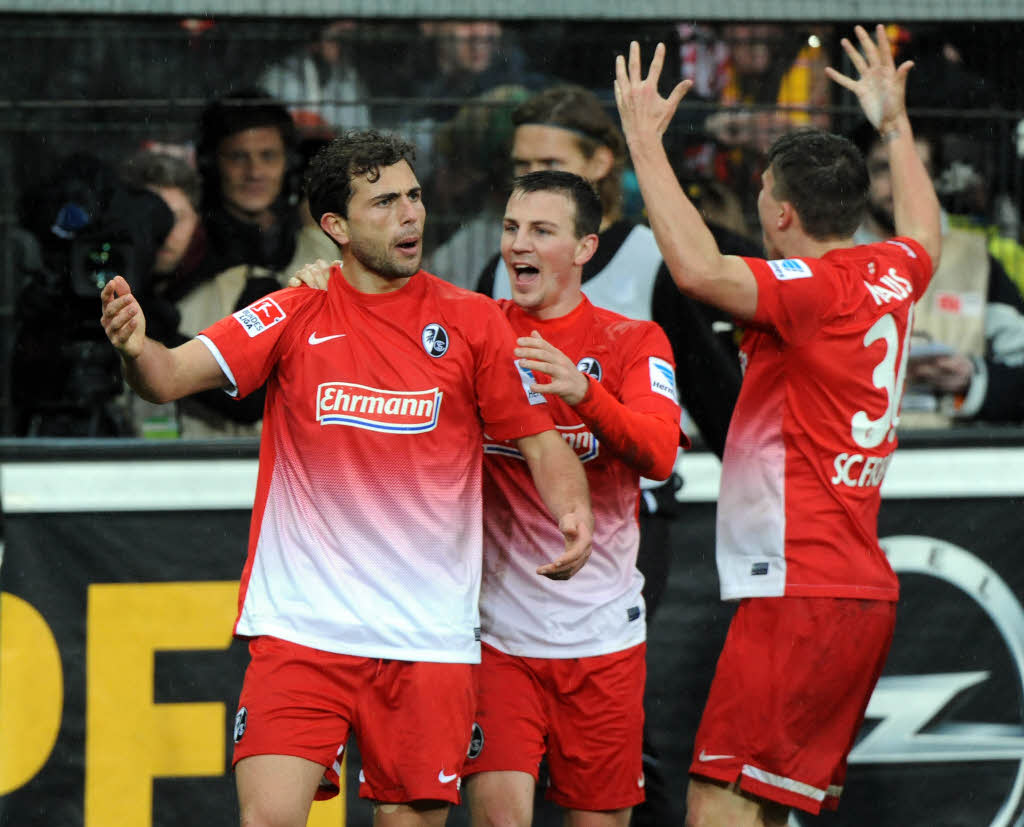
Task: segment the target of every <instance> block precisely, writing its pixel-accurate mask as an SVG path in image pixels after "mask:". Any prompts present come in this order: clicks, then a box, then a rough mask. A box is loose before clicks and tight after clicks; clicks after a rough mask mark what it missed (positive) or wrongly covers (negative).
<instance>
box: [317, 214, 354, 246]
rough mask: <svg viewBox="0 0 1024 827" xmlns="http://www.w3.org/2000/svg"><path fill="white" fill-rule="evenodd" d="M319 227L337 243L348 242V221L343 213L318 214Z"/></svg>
mask: <svg viewBox="0 0 1024 827" xmlns="http://www.w3.org/2000/svg"><path fill="white" fill-rule="evenodd" d="M320 229H322V230H323V231H324V232H325V233H327V235H329V236H330V237H331V238H333V239H334V241H335V243H337V244H348V242H349V237H348V221H347V220H346V219H345V217H344V216H343V215H338V214H337V213H335V212H325V213H324V214H323V215H322V216H320Z"/></svg>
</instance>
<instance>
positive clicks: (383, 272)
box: [349, 241, 423, 280]
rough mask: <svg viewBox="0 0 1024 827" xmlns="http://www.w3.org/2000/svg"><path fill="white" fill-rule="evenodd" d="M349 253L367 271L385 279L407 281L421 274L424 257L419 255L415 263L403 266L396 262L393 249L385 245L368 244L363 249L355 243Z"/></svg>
mask: <svg viewBox="0 0 1024 827" xmlns="http://www.w3.org/2000/svg"><path fill="white" fill-rule="evenodd" d="M349 253H350V254H351V255H352V256H353V257H354V258H355V259H356V260H357V261H358V262H359V263H360V264H362V265H363V267H364V268H365V269H367V270H372V271H373V272H374V273H376V274H377V275H378V276H380V277H381V278H384V279H389V280H391V279H406V278H409V276H413V275H415V274H416V273H417V272H419V269H420V264H421V263H422V260H423V256H422V255H419V256H417V257H416V259H415V260H414V261H410V262H409V263H408V264H402V263H400V262H398V261H396V260H395V257H394V254H392V253H391V248H389V247H385V246H384V245H378V244H368V245H366V246H365V247H363V246H362V245H361V244H359V243H357V242H355V241H353V242H352V243H351V245H350V246H349Z"/></svg>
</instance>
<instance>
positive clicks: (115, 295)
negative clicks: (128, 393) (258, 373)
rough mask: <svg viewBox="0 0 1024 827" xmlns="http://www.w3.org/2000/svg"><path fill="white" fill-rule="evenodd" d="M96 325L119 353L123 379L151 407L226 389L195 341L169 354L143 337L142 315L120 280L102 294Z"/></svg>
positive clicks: (218, 370)
mask: <svg viewBox="0 0 1024 827" xmlns="http://www.w3.org/2000/svg"><path fill="white" fill-rule="evenodd" d="M100 302H101V303H102V307H103V315H102V316H101V317H100V323H101V324H102V325H103V329H104V331H106V334H107V338H108V339H109V340H110V343H111V344H112V345H113V346H114V347H115V348H117V350H118V351H119V352H120V353H121V361H122V363H123V364H124V375H125V379H127V381H128V384H129V385H131V386H132V388H134V390H135V392H136V393H138V394H139V396H141V397H142V398H143V399H145V400H147V401H149V402H158V403H162V402H171V401H173V400H175V399H180V398H181V397H183V396H189V395H191V394H193V393H198V392H199V391H205V390H210V389H211V388H223V387H227V385H228V379H227V377H226V376H225V375H224V371H222V370H221V367H220V365H219V364H217V360H216V359H215V358H214V357H213V354H212V353H210V351H209V350H208V349H207V347H206V345H204V344H203V343H202V342H200V341H199V340H198V339H192V340H191V341H188V342H186V343H185V344H183V345H180V346H178V347H176V348H173V349H168V348H166V347H164V346H163V345H162V344H160V342H158V341H156V340H155V339H150V338H149V337H147V336H146V316H145V314H144V313H143V312H142V308H141V307H140V306H139V302H138V300H137V299H136V298H135V296H134V295H132V290H131V288H130V287H129V286H128V282H127V281H125V280H124V278H123V277H121V276H115V277H114V278H113V279H111V280H110V281H108V282H107V283H106V285H105V286H104V287H103V292H102V293H100Z"/></svg>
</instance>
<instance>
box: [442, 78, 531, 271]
mask: <svg viewBox="0 0 1024 827" xmlns="http://www.w3.org/2000/svg"><path fill="white" fill-rule="evenodd" d="M529 96H530V93H529V91H528V90H527V89H526V88H525V87H523V86H498V87H497V88H495V89H491V90H490V91H488V92H485V93H484V94H483V95H481V96H480V97H478V98H474V99H473V100H471V101H470V102H469V103H466V104H464V105H463V106H462V107H461V108H460V109H459V111H458V113H457V114H456V115H455V117H454V118H452V119H451V120H450V121H448V122H447V123H446V124H444V125H442V126H441V128H440V129H439V130H438V134H437V162H438V168H437V171H436V173H435V175H434V178H433V182H432V187H431V209H433V210H435V211H436V212H438V213H440V216H441V217H440V219H435V220H432V221H431V224H432V225H433V226H434V227H435V228H436V230H435V232H434V234H433V235H432V238H431V241H432V242H433V243H431V244H428V245H426V246H427V250H428V252H427V253H425V255H424V261H425V262H426V263H425V265H424V266H425V268H426V269H427V270H429V271H430V272H432V273H435V274H436V275H438V276H440V277H441V278H443V279H447V280H448V281H450V282H452V283H453V284H457V285H459V286H460V287H468V288H470V289H472V288H473V287H474V285H475V284H476V279H477V276H478V275H479V273H480V268H481V266H482V264H483V262H485V261H487V259H489V258H490V257H491V256H492V255H493V254H494V251H495V250H496V249H498V247H499V245H500V243H501V235H502V224H501V217H502V215H503V213H504V207H505V201H506V194H507V188H508V183H509V181H510V179H511V175H510V174H509V173H510V171H511V164H510V163H509V147H510V145H511V143H512V130H513V126H512V110H513V108H514V107H515V106H516V105H517V104H519V103H522V102H523V101H524V100H526V99H527V98H528V97H529ZM428 232H429V227H428Z"/></svg>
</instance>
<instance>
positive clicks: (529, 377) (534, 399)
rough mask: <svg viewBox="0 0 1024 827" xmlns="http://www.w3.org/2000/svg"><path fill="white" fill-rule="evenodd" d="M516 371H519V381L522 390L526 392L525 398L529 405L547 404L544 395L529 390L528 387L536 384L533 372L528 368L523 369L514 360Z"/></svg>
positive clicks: (517, 361)
mask: <svg viewBox="0 0 1024 827" xmlns="http://www.w3.org/2000/svg"><path fill="white" fill-rule="evenodd" d="M516 370H518V371H519V379H520V381H521V382H522V383H523V390H524V391H526V398H527V399H528V400H529V402H530V404H531V405H543V404H544V403H545V402H547V399H545V398H544V394H542V393H537V391H535V390H530V385H535V384H536V383H537V380H536V378H534V375H533V371H532V370H529V369H528V368H524V367H523V366H522V365H521V364H519V360H518V359H517V360H516Z"/></svg>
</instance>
